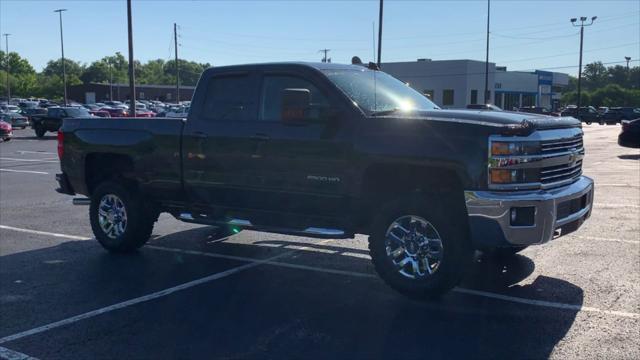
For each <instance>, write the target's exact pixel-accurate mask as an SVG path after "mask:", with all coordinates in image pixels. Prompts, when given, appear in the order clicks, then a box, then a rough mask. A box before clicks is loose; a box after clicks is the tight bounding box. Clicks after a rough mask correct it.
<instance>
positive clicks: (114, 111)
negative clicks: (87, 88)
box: [100, 108, 129, 117]
mask: <svg viewBox="0 0 640 360" xmlns="http://www.w3.org/2000/svg"><path fill="white" fill-rule="evenodd" d="M100 111H106V112H108V113H109V115H110V116H111V117H127V116H129V112H128V111H127V110H125V109H118V108H102V109H100Z"/></svg>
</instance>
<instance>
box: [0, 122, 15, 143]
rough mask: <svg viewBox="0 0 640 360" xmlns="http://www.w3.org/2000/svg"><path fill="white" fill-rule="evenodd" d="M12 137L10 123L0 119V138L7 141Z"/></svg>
mask: <svg viewBox="0 0 640 360" xmlns="http://www.w3.org/2000/svg"><path fill="white" fill-rule="evenodd" d="M12 137H13V129H12V128H11V124H9V123H7V122H4V121H1V120H0V140H2V141H9V140H11V138H12Z"/></svg>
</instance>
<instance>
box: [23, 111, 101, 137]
mask: <svg viewBox="0 0 640 360" xmlns="http://www.w3.org/2000/svg"><path fill="white" fill-rule="evenodd" d="M82 117H85V118H87V117H91V114H90V113H89V111H88V110H87V109H85V108H83V107H50V108H47V113H46V114H45V115H34V116H33V117H32V118H31V120H32V122H31V127H32V128H33V130H35V132H36V136H37V137H39V138H41V137H43V136H44V134H46V133H47V131H58V129H59V128H60V126H61V125H62V119H65V118H82Z"/></svg>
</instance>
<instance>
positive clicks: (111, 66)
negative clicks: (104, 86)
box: [107, 61, 113, 101]
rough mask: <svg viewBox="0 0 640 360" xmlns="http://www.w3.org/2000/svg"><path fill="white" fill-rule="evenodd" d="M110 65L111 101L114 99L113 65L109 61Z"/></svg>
mask: <svg viewBox="0 0 640 360" xmlns="http://www.w3.org/2000/svg"><path fill="white" fill-rule="evenodd" d="M107 64H108V65H109V101H113V65H111V62H109V61H107Z"/></svg>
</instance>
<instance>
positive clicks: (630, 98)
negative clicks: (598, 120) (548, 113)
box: [562, 61, 640, 107]
mask: <svg viewBox="0 0 640 360" xmlns="http://www.w3.org/2000/svg"><path fill="white" fill-rule="evenodd" d="M577 89H578V78H576V77H570V78H569V86H568V87H567V88H566V89H564V90H563V94H562V103H563V104H564V105H570V104H576V102H577V100H578V90H577ZM580 98H581V99H580V100H581V101H580V103H581V104H583V105H585V106H586V105H592V106H595V107H599V106H609V107H610V106H633V107H640V66H634V67H629V68H627V67H626V66H622V65H616V66H609V67H606V66H604V64H602V62H600V61H597V62H593V63H590V64H587V65H586V66H585V67H584V69H583V71H582V82H581V94H580Z"/></svg>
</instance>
